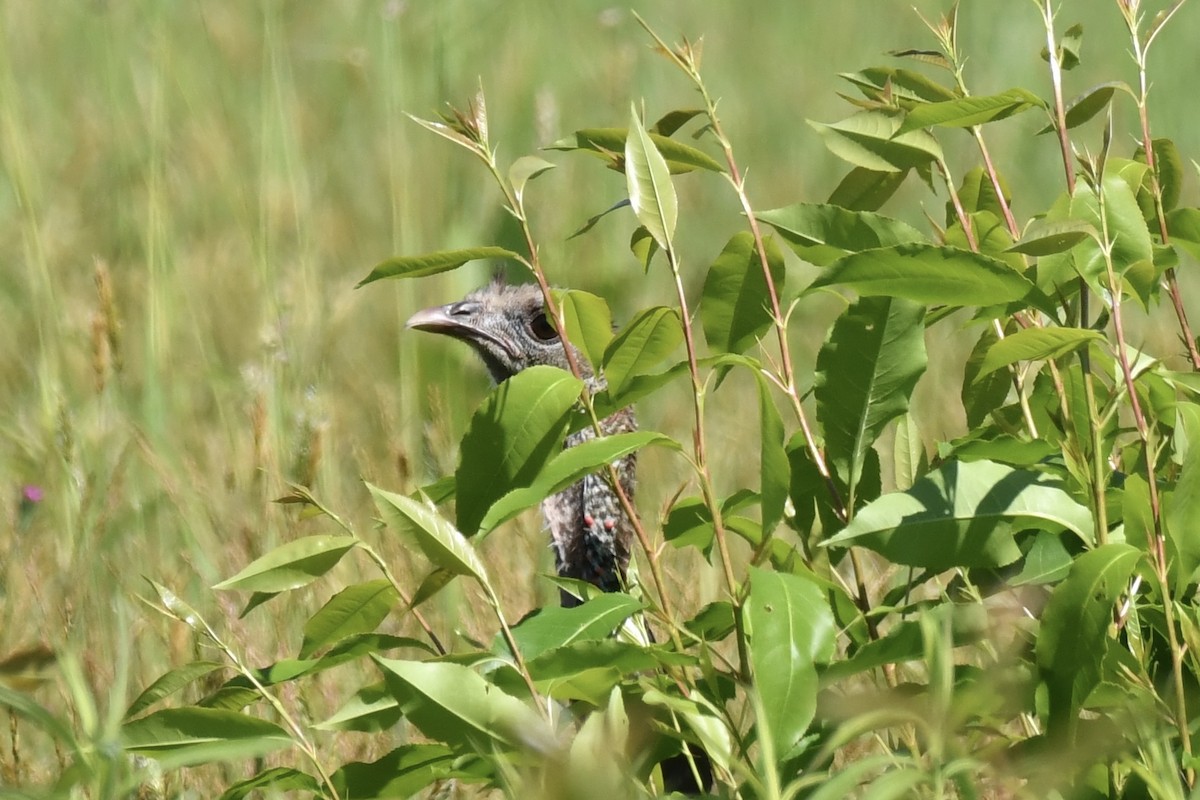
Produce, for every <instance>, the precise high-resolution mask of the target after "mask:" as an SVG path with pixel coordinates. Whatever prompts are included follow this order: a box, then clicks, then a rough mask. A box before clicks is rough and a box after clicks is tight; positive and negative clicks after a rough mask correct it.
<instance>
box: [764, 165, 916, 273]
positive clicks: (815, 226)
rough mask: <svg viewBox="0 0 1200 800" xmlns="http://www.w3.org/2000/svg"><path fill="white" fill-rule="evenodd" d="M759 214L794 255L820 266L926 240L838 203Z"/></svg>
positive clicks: (898, 225)
mask: <svg viewBox="0 0 1200 800" xmlns="http://www.w3.org/2000/svg"><path fill="white" fill-rule="evenodd" d="M877 174H894V173H877ZM758 218H759V219H760V220H762V221H763V222H766V223H767V224H768V225H771V226H773V227H774V228H775V230H777V231H779V235H780V236H782V237H783V239H784V241H786V242H787V243H788V244H789V245H790V246H791V248H792V249H793V250H795V251H796V254H797V255H799V256H800V257H801V258H803V259H804V260H805V261H807V262H808V263H810V264H815V265H817V266H820V267H823V266H827V265H829V264H831V263H833V262H834V261H836V260H837V259H839V258H841V257H842V256H845V255H848V254H850V253H857V252H860V251H862V250H873V249H875V248H878V247H890V246H892V245H897V244H906V243H909V242H922V241H924V240H925V237H924V236H922V235H921V233H920V232H919V231H917V230H916V229H915V228H912V227H911V226H909V225H907V224H906V223H903V222H901V221H899V220H895V219H892V218H890V217H885V216H882V215H880V214H873V213H871V212H869V211H848V210H846V209H845V208H839V207H838V206H837V205H820V204H816V203H796V204H794V205H790V206H785V207H784V208H775V209H771V210H770V211H763V212H761V213H760V214H759V215H758Z"/></svg>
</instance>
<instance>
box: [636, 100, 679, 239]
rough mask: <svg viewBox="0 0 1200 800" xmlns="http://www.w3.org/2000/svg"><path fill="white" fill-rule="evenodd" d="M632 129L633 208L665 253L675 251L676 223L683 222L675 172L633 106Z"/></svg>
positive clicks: (639, 220)
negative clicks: (668, 164) (680, 214)
mask: <svg viewBox="0 0 1200 800" xmlns="http://www.w3.org/2000/svg"><path fill="white" fill-rule="evenodd" d="M629 129H630V130H631V131H632V133H631V134H630V135H629V136H628V137H627V138H626V139H625V183H626V185H627V186H628V187H629V204H630V205H631V206H632V207H633V214H634V216H636V217H637V219H638V222H640V223H642V225H644V226H645V227H646V230H648V231H650V235H651V236H653V237H654V241H656V242H658V246H659V247H661V248H663V249H664V250H670V249H671V239H672V237H674V236H675V223H676V222H677V221H678V219H679V200H678V198H677V197H676V196H675V186H674V185H673V184H672V183H671V172H670V170H669V169H667V162H666V160H664V159H663V157H662V154H661V153H659V152H658V148H656V147H655V146H654V140H653V139H652V138H651V137H650V134H648V133H646V131H645V130H643V129H642V120H641V118H640V117H639V116H638V113H637V107H636V106H630V109H629Z"/></svg>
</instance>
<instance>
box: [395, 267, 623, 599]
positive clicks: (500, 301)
mask: <svg viewBox="0 0 1200 800" xmlns="http://www.w3.org/2000/svg"><path fill="white" fill-rule="evenodd" d="M407 327H409V328H415V329H416V330H420V331H431V332H433V333H442V334H446V335H447V336H452V337H454V338H455V339H461V340H462V341H464V342H466V343H467V344H469V345H471V347H472V348H474V350H475V352H477V353H478V354H479V355H480V357H481V358H482V359H483V363H484V364H485V365H486V366H487V369H488V372H490V373H491V375H492V378H493V379H494V380H495V381H496V382H497V383H500V382H501V381H504V380H507V379H508V378H511V377H512V376H513V375H516V374H517V373H518V372H520V371H521V370H523V369H525V368H526V367H532V366H535V365H538V364H547V365H550V366H555V367H560V368H562V369H564V370H566V369H569V364H568V361H567V355H566V351H565V350H564V349H563V344H562V341H561V340H560V339H559V336H558V331H556V330H555V329H554V325H553V323H551V322H550V320H549V319H547V317H546V312H545V300H544V298H543V297H542V292H541V289H539V288H538V287H537V286H536V285H534V284H522V285H513V286H510V285H506V284H504V283H502V282H499V281H493V282H492V283H490V284H488V285H487V286H484V287H483V288H482V289H478V290H476V291H474V292H472V293H471V294H469V295H467V296H466V297H465V298H464V299H462V300H460V301H458V302H457V303H450V304H449V305H444V306H436V307H434V308H427V309H425V310H423V311H418V312H417V313H416V314H414V315H413V316H412V317H411V318H410V319H409V320H408V324H407ZM575 352H576V354H578V350H576V351H575ZM575 361H576V363H577V364H578V365H579V367H580V369H581V370H582V371H583V378H584V381H585V382H586V384H587V387H588V389H589V391H591V392H593V393H595V392H597V391H600V390H602V389H603V388H604V379H603V378H602V377H598V376H596V375H594V374H593V373H592V371H591V370H590V369H589V367H588V364H587V360H586V359H584V358H583V357H582V356H581V355H577V357H576V359H575ZM600 428H601V430H603V431H604V433H605V434H613V433H622V432H625V431H632V430H635V429H636V428H637V421H636V420H635V419H634V416H633V410H632V409H629V408H626V409H624V410H622V411H618V412H617V413H615V414H613V415H612V416H610V417H607V418H606V419H604V420H602V422H601V424H600ZM594 436H595V432H594V431H593V430H592V429H591V428H585V429H584V430H581V431H579V432H577V433H573V434H571V435H570V436H568V437H567V440H566V442H565V443H564V446H565V447H574V446H575V445H577V444H580V443H581V442H584V441H587V440H588V439H591V438H593V437H594ZM634 466H635V462H634V456H632V455H630V456H627V457H625V458H623V459H621V460H620V461H618V462H617V464H616V467H617V474H618V476H619V478H620V482H621V487H622V489H624V491H625V494H626V496H627V497H629V498H630V499H631V500H632V498H633V491H634V483H635V477H634ZM542 514H543V516H544V517H545V520H546V525H547V527H548V528H549V529H550V538H551V545H552V549H553V550H554V560H555V566H556V568H557V570H558V574H559V575H561V576H563V577H568V578H579V579H582V580H585V581H588V582H589V583H592V584H594V585H596V586H598V587H600V588H601V589H603V590H604V591H606V592H615V591H619V590H620V589H621V588H622V587H623V586H624V585H625V571H626V569H627V567H628V566H629V545H630V539H631V536H632V533H633V529H632V526H631V524H630V522H629V518H628V517H627V516H626V514H625V513H624V511H623V510H622V508H621V503H620V499H619V498H618V496H617V493H616V491H614V489H613V488H612V486H611V485H610V484H609V482H608V478H607V476H606V475H604V474H600V473H597V474H592V475H588V476H586V477H585V478H584V479H583V480H581V481H579V482H578V483H576V484H574V485H572V486H570V487H568V488H567V489H565V490H563V491H562V492H559V493H558V494H556V495H553V496H552V497H548V498H547V499H546V500H544V501H543V502H542ZM578 603H579V601H578V600H577V599H576V598H575V597H574V596H573V595H571V594H569V593H568V592H565V591H564V592H562V604H563V605H564V606H574V605H578Z"/></svg>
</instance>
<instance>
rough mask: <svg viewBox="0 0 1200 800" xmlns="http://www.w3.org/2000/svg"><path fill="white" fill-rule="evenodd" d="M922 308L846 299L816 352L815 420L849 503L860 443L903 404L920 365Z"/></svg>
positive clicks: (858, 471) (861, 455)
mask: <svg viewBox="0 0 1200 800" xmlns="http://www.w3.org/2000/svg"><path fill="white" fill-rule="evenodd" d="M924 321H925V308H924V306H920V305H917V304H915V303H911V302H909V301H907V300H903V299H898V298H892V297H863V298H861V299H860V300H859V301H858V302H857V303H855V304H854V305H852V306H850V308H848V309H847V310H846V313H844V314H843V315H842V316H841V317H839V318H838V320H837V322H836V323H834V326H833V329H832V330H831V331H830V333H829V338H828V339H827V340H826V341H825V344H824V345H823V346H822V348H821V351H820V353H819V354H818V355H817V372H816V378H815V394H816V399H817V419H818V420H819V421H820V423H821V428H822V430H824V432H825V446H826V449H827V452H828V457H829V460H830V461H832V462H833V464H835V465H836V466H837V469H838V472H839V474H840V475H841V476H842V478H843V480H845V482H846V485H847V487H848V488H849V497H848V498H847V503H848V504H849V505H850V506H851V507H854V505H855V499H856V497H857V486H858V481H859V478H860V477H861V476H862V468H863V463H864V460H865V458H866V453H867V450H868V449H870V447H871V445H872V444H874V443H875V440H876V439H878V438H879V435H880V434H881V433H882V432H883V429H884V428H885V427H886V426H887V424H888V423H889V422H891V421H892V420H893V419H895V418H896V417H897V416H899V415H901V414H903V413H904V412H905V411H907V410H908V399H909V397H910V396H911V395H912V391H913V388H914V387H915V386H916V385H917V379H918V378H920V377H921V375H922V374H923V373H924V372H925V366H926V356H925V324H924Z"/></svg>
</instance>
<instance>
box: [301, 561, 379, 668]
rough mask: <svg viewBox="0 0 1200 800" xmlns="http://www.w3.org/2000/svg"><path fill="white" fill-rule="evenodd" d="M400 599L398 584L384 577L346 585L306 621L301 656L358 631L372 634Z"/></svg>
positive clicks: (310, 653) (309, 654) (304, 656)
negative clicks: (396, 587) (394, 584)
mask: <svg viewBox="0 0 1200 800" xmlns="http://www.w3.org/2000/svg"><path fill="white" fill-rule="evenodd" d="M399 600H400V594H399V593H398V592H397V591H396V589H395V587H394V586H392V584H391V582H390V581H388V580H385V579H382V578H381V579H379V580H374V581H367V582H366V583H359V584H355V585H354V586H348V587H346V588H345V589H343V590H342V591H340V592H338V593H337V594H335V595H334V596H333V597H331V598H330V599H329V602H327V603H326V604H325V605H323V606H321V608H320V610H319V611H317V613H316V614H313V615H312V617H310V618H309V620H308V622H306V623H305V624H304V641H303V643H301V645H300V658H309V657H311V656H312V654H313V653H315V652H316V651H317V650H320V649H321V648H322V647H325V646H326V645H330V644H333V643H334V642H337V641H340V640H342V639H345V638H347V637H349V636H353V635H355V634H357V633H370V632H371V631H373V630H375V629H376V628H377V627H379V623H381V622H383V621H384V620H385V619H386V618H387V615H388V614H389V613H391V610H392V608H394V607H395V605H396V603H398V602H399Z"/></svg>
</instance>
